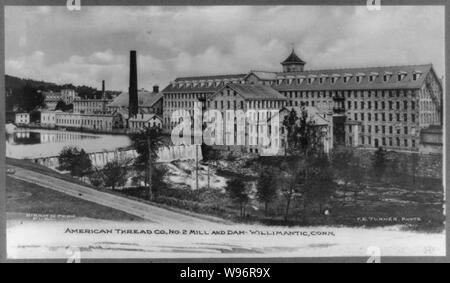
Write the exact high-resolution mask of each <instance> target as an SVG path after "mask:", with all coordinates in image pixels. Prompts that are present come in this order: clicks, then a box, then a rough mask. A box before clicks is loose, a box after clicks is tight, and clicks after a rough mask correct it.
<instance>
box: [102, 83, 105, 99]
mask: <svg viewBox="0 0 450 283" xmlns="http://www.w3.org/2000/svg"><path fill="white" fill-rule="evenodd" d="M102 98H103V99H105V98H106V93H105V80H102Z"/></svg>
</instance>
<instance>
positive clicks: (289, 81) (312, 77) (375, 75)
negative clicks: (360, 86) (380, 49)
mask: <svg viewBox="0 0 450 283" xmlns="http://www.w3.org/2000/svg"><path fill="white" fill-rule="evenodd" d="M406 76H407V73H405V72H399V73H398V74H397V77H396V78H397V80H396V81H397V82H401V81H403V80H404V79H405V78H406ZM353 77H354V78H355V81H356V83H362V82H363V81H364V78H365V77H367V80H366V81H367V82H374V81H375V80H376V79H377V78H378V77H379V74H378V73H371V74H370V75H368V76H366V75H365V74H357V75H356V76H353V75H352V74H344V75H343V76H342V81H343V82H344V83H348V82H350V81H351V79H352V78H353ZM393 77H394V75H393V74H392V73H389V72H386V73H384V74H383V76H382V80H383V82H385V83H388V82H391V81H392V78H393ZM419 77H420V72H414V73H413V74H412V80H413V81H417V80H418V79H419ZM340 78H341V75H338V74H335V75H332V76H331V77H329V76H328V75H320V76H317V75H309V76H308V77H301V78H279V79H277V84H278V85H281V84H283V83H286V84H289V85H291V84H293V83H294V82H296V84H302V83H303V82H307V83H308V84H313V83H314V82H315V81H316V80H318V82H319V84H324V83H326V82H327V81H328V80H330V82H331V83H332V84H335V83H337V82H338V81H339V79H340Z"/></svg>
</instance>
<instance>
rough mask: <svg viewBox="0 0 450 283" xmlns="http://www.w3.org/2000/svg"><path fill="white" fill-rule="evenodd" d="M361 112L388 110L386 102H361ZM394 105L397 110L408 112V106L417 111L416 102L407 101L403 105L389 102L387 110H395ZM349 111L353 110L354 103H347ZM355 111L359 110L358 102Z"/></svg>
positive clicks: (398, 102)
mask: <svg viewBox="0 0 450 283" xmlns="http://www.w3.org/2000/svg"><path fill="white" fill-rule="evenodd" d="M359 105H360V108H359V109H361V110H364V109H365V108H367V109H369V110H370V109H372V106H373V109H375V110H378V109H380V110H386V101H373V104H372V101H367V102H365V101H361V102H360V103H359ZM394 105H395V110H401V109H402V108H403V110H408V106H410V107H411V110H415V109H416V102H415V101H411V102H410V103H409V102H408V101H407V100H404V101H403V103H401V102H400V101H387V106H388V108H387V110H394ZM347 109H352V101H347ZM353 109H355V110H356V109H358V101H353Z"/></svg>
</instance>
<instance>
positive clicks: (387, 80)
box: [383, 72, 392, 83]
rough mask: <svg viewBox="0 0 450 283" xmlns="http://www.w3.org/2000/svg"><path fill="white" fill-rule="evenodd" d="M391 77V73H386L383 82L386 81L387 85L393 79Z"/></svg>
mask: <svg viewBox="0 0 450 283" xmlns="http://www.w3.org/2000/svg"><path fill="white" fill-rule="evenodd" d="M391 75H392V73H389V72H386V73H384V75H383V81H384V82H385V83H387V82H389V79H390V78H391Z"/></svg>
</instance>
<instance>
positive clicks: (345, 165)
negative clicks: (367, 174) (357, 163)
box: [331, 148, 355, 190]
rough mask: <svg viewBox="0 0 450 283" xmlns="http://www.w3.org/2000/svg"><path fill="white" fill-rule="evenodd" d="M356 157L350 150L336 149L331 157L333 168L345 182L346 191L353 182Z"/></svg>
mask: <svg viewBox="0 0 450 283" xmlns="http://www.w3.org/2000/svg"><path fill="white" fill-rule="evenodd" d="M354 158H355V156H354V153H353V151H352V150H351V149H349V148H336V149H335V150H334V151H333V153H332V155H331V162H332V165H333V168H334V169H335V170H336V172H337V174H338V176H339V177H340V178H341V179H342V181H343V182H344V189H345V190H346V189H347V186H348V184H349V183H350V182H351V180H352V174H351V173H352V162H353V160H354Z"/></svg>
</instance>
